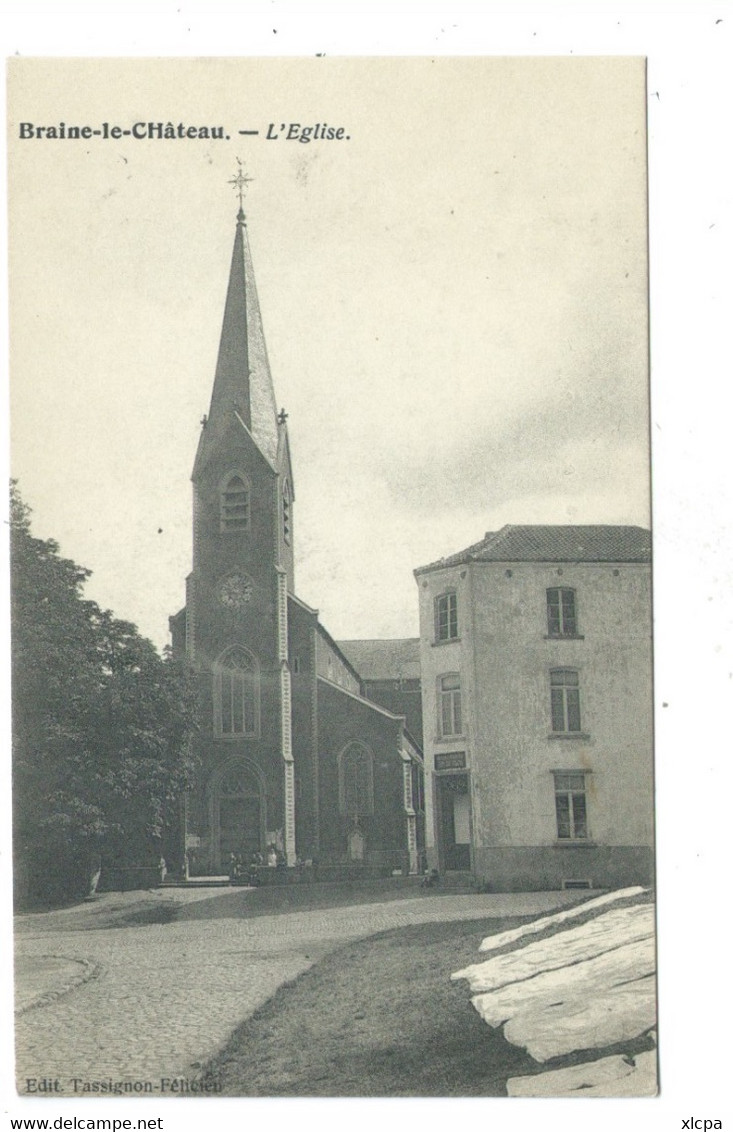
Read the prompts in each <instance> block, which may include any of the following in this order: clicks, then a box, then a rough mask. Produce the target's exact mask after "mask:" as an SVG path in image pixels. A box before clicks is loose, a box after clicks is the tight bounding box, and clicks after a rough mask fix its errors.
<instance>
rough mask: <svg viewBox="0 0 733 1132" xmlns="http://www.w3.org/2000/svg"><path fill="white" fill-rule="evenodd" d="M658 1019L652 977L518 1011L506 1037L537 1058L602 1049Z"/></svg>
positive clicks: (639, 1032)
mask: <svg viewBox="0 0 733 1132" xmlns="http://www.w3.org/2000/svg"><path fill="white" fill-rule="evenodd" d="M655 1022H656V993H655V986H654V979H653V978H646V979H640V980H638V981H637V982H633V983H625V984H624V985H623V986H614V987H609V988H608V989H607V990H606V991H605V993H598V994H593V995H592V996H591V997H590V998H587V997H586V996H585V995H583V997H582V998H568V999H565V1000H564V1001H563V1002H557V1003H553V1004H552V1005H551V1006H547V1007H546V1008H545V1009H544V1010H530V1011H526V1012H521V1013H519V1014H516V1015H515V1016H514V1017H513V1018H511V1019H510V1020H509V1021H508V1022H507V1024H506V1025H505V1027H504V1037H505V1038H506V1039H507V1041H509V1042H511V1043H512V1045H516V1046H522V1047H523V1048H524V1049H526V1050H527V1053H528V1054H529V1055H530V1056H531V1057H533V1058H534V1059H535V1061H547V1060H548V1059H549V1058H551V1057H560V1056H562V1055H563V1054H566V1053H572V1052H573V1050H578V1049H603V1047H604V1046H609V1045H613V1044H614V1043H616V1042H625V1041H630V1040H631V1039H632V1038H637V1037H639V1035H640V1034H644V1033H646V1031H648V1030H650V1029H651V1027H652V1026H654V1024H655Z"/></svg>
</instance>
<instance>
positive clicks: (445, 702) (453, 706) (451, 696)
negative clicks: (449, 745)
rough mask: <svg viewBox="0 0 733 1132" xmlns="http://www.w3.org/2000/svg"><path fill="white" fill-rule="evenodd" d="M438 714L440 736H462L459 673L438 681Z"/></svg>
mask: <svg viewBox="0 0 733 1132" xmlns="http://www.w3.org/2000/svg"><path fill="white" fill-rule="evenodd" d="M438 701H439V706H438V712H439V721H438V722H439V731H438V733H439V734H440V735H460V734H461V731H462V724H461V678H460V676H459V675H458V674H457V673H451V674H450V675H449V676H441V677H440V679H439V681H438Z"/></svg>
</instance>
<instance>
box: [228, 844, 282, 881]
mask: <svg viewBox="0 0 733 1132" xmlns="http://www.w3.org/2000/svg"><path fill="white" fill-rule="evenodd" d="M265 866H267V867H269V868H271V869H278V868H284V866H285V854H284V853H283V852H282V850H280V849H278V848H277V846H276V845H268V847H267V853H266V854H263V853H260V852H259V850H257V849H255V850H254V852H253V853H252V854H251V856H250V859H249V862H247V863H246V864H245V861H244V859H243V857H242V854H241V853H230V854H229V880H230V881H231V882H232V884H249V885H252V886H253V887H256V886H257V885H259V884H260V875H259V870H260V869H261V868H263V867H265Z"/></svg>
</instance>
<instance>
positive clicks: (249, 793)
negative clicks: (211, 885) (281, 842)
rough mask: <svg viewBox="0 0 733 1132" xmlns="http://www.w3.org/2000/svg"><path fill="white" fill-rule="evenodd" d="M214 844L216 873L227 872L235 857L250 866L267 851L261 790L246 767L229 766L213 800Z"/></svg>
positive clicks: (243, 765) (257, 781) (237, 764)
mask: <svg viewBox="0 0 733 1132" xmlns="http://www.w3.org/2000/svg"><path fill="white" fill-rule="evenodd" d="M213 817H214V844H215V856H216V865H217V869H219V870H222V869H223V870H224V871H226V869H227V867H228V865H229V861H230V859H231V856H232V854H234V856H236V857H240V858H241V860H242V862H243V863H244V864H248V863H249V861H250V859H251V857H252V854H253V853H256V852H261V851H262V849H263V848H264V829H265V813H264V800H263V797H262V787H261V784H260V782H259V780H258V778H257V777H256V775H255V774H254V773H253V772H252V771H251V770H249V768H248V767H247V766H246V765H245V764H243V763H236V764H235V765H233V766H230V767H229V768H228V769H227V770H226V771H225V773H224V775H223V777H222V778H221V781H220V782H219V785H218V788H217V790H216V793H215V796H214V814H213Z"/></svg>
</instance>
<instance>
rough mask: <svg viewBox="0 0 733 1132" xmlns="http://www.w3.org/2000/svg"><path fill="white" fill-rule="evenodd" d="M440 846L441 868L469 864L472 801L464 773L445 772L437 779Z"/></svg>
mask: <svg viewBox="0 0 733 1132" xmlns="http://www.w3.org/2000/svg"><path fill="white" fill-rule="evenodd" d="M437 787H438V813H439V828H440V845H441V849H442V854H441V856H442V858H443V868H444V869H446V870H448V871H463V870H467V869H470V867H471V801H470V794H469V792H468V775H467V774H446V775H441V776H440V777H439V778H438V779H437Z"/></svg>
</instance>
